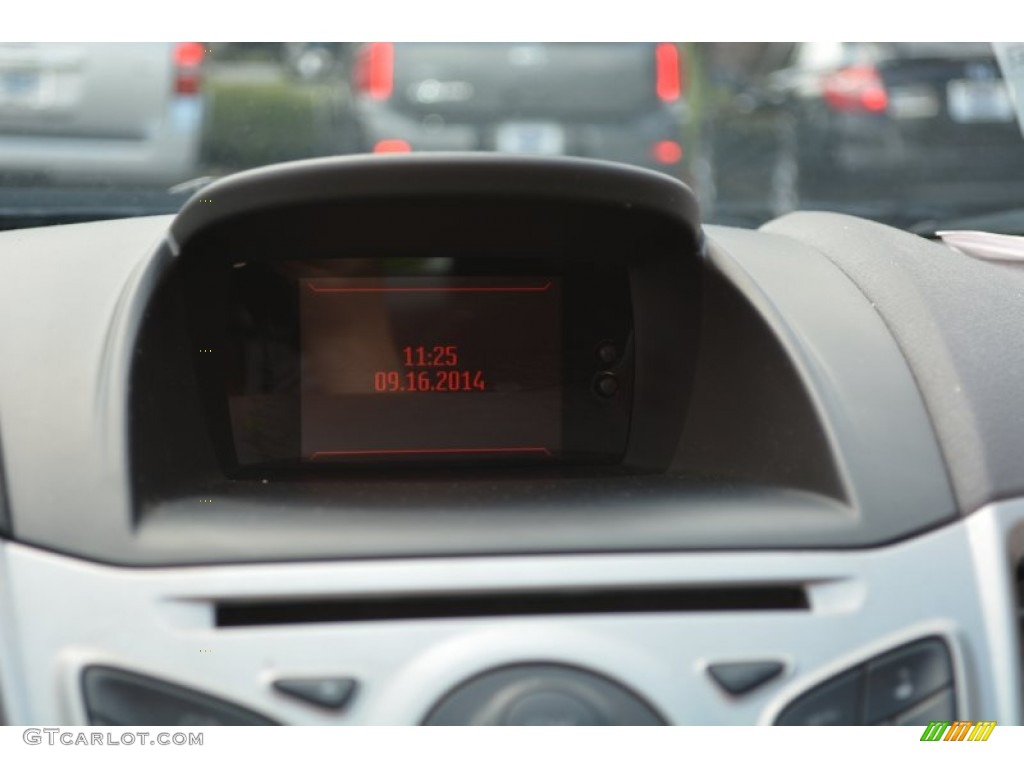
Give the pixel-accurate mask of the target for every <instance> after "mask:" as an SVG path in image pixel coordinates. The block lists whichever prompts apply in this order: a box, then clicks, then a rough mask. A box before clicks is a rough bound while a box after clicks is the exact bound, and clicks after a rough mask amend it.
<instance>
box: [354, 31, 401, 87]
mask: <svg viewBox="0 0 1024 768" xmlns="http://www.w3.org/2000/svg"><path fill="white" fill-rule="evenodd" d="M355 84H356V88H357V89H359V90H360V91H362V92H363V93H365V94H367V95H369V96H370V98H372V99H377V100H378V101H384V100H385V99H388V98H390V97H391V91H392V90H393V89H394V87H395V46H394V43H367V44H366V45H365V46H364V47H363V49H362V50H361V51H360V52H359V58H358V59H357V60H356V65H355Z"/></svg>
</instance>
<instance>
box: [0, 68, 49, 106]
mask: <svg viewBox="0 0 1024 768" xmlns="http://www.w3.org/2000/svg"><path fill="white" fill-rule="evenodd" d="M42 92H43V79H42V77H41V76H40V74H39V72H38V71H35V70H27V69H14V70H9V71H7V72H0V107H10V106H14V107H22V106H23V107H34V106H37V105H38V104H39V103H40V100H41V96H42Z"/></svg>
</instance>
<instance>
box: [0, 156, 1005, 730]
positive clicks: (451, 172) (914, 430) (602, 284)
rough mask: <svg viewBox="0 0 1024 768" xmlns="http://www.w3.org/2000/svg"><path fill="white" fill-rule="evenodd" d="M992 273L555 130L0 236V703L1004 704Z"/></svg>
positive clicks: (111, 710) (801, 718)
mask: <svg viewBox="0 0 1024 768" xmlns="http://www.w3.org/2000/svg"><path fill="white" fill-rule="evenodd" d="M1022 296H1024V273H1022V272H1021V271H1020V269H1019V268H1018V267H1015V266H1011V265H1006V264H998V263H991V262H984V261H980V260H976V259H972V258H971V257H969V256H965V255H963V254H961V253H959V252H956V251H954V250H952V249H949V248H947V247H945V246H942V245H940V244H937V243H934V242H930V241H928V240H925V239H922V238H919V237H916V236H914V235H911V234H907V233H904V232H900V231H897V230H894V229H891V228H888V227H886V226H883V225H881V224H877V223H874V222H870V221H867V220H863V219H858V218H854V217H850V216H844V215H839V214H830V213H795V214H790V215H787V216H785V217H783V218H780V219H777V220H774V221H772V222H769V223H768V224H766V225H764V226H763V227H761V228H760V229H757V230H746V229H739V228H731V227H723V226H710V225H708V226H702V225H701V222H700V220H699V211H698V208H697V205H696V202H695V201H694V198H693V195H692V193H691V192H690V190H689V189H688V188H687V187H686V186H684V185H683V184H681V183H679V182H677V181H674V180H672V179H670V178H669V177H667V176H662V175H659V174H656V173H653V172H649V171H643V170H639V169H635V168H630V167H627V166H622V165H616V164H612V163H602V162H593V161H584V160H570V159H549V158H509V157H502V156H487V155H479V154H452V155H448V154H436V155H435V154H424V155H415V156H394V157H374V158H366V157H352V158H333V159H323V160H313V161H302V162H297V163H289V164H285V165H281V166H272V167H268V168H264V169H257V170H254V171H248V172H245V173H242V174H238V175H236V176H233V177H228V178H226V179H223V180H220V181H217V182H215V183H213V184H212V185H210V186H208V187H206V188H205V189H203V190H202V191H200V192H199V193H197V194H196V195H195V196H194V197H193V198H192V200H190V201H189V203H188V204H187V205H186V206H185V207H184V208H183V209H182V211H181V212H179V213H178V214H177V215H175V216H156V217H147V218H136V219H125V220H116V221H105V222H96V223H88V224H74V225H67V226H55V227H43V228H38V229H32V230H20V231H13V232H7V233H3V234H0V308H2V309H0V313H2V314H0V317H2V319H3V321H2V322H0V354H2V359H3V361H4V364H3V366H2V367H0V451H2V460H0V468H2V472H0V491H2V493H0V534H2V535H3V539H2V540H0V692H2V695H0V702H2V713H3V718H6V722H8V723H11V724H41V723H46V724H58V723H59V724H68V725H123V726H130V725H179V726H188V725H267V724H282V725H284V724H293V725H373V724H386V725H416V724H438V725H655V724H663V725H714V724H728V725H749V724H765V725H768V724H780V725H875V724H891V725H916V724H922V723H923V724H925V725H927V724H928V723H929V722H931V721H937V720H938V721H944V720H949V721H952V720H957V719H974V720H997V721H999V722H1000V723H1019V722H1021V721H1022V712H1021V685H1020V650H1019V631H1018V606H1019V599H1018V593H1017V566H1018V562H1019V561H1020V559H1021V557H1022V555H1024V501H1022V500H1021V499H1022V498H1024V471H1022V469H1021V463H1020V456H1021V455H1022V449H1024V437H1022V435H1024V409H1021V408H1020V406H1019V403H1018V394H1019V387H1018V386H1017V382H1019V381H1021V380H1022V377H1024V347H1022V345H1021V343H1020V335H1019V332H1018V329H1017V328H1016V323H1015V322H1014V319H1015V318H1016V317H1017V315H1018V313H1019V306H1020V301H1021V297H1022Z"/></svg>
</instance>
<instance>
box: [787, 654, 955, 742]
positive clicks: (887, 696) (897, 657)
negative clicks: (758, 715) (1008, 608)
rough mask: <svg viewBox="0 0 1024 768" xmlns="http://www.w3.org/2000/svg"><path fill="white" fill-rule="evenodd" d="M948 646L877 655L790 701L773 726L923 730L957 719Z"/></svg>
mask: <svg viewBox="0 0 1024 768" xmlns="http://www.w3.org/2000/svg"><path fill="white" fill-rule="evenodd" d="M955 694H956V691H955V688H954V686H953V665H952V662H951V660H950V655H949V649H948V648H947V646H946V643H945V642H943V641H942V640H940V639H939V638H937V637H930V638H927V639H925V640H919V641H917V642H914V643H910V644H908V645H905V646H903V647H901V648H897V649H896V650H893V651H890V652H888V653H885V654H883V655H881V656H877V657H875V658H873V659H871V660H869V661H867V662H866V663H864V664H861V665H859V666H857V667H854V668H853V669H850V670H848V671H846V672H843V673H842V674H841V675H838V676H837V677H834V678H832V679H831V680H827V681H826V682H824V683H822V684H820V685H818V686H815V687H814V688H812V689H811V690H809V691H807V692H806V693H804V694H803V695H801V696H799V697H798V698H797V699H795V700H794V701H792V702H791V703H790V704H789V705H788V706H787V707H786V708H785V709H784V710H783V711H782V712H781V713H780V714H779V716H778V718H776V720H775V724H776V725H876V724H877V725H883V724H889V725H917V724H918V723H920V722H921V721H923V722H924V724H926V725H927V723H928V722H929V721H930V720H953V719H955V718H956V695H955Z"/></svg>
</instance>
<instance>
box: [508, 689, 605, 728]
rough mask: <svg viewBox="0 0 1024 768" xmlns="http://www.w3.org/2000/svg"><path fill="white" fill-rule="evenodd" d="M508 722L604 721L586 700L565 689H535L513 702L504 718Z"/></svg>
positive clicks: (585, 723)
mask: <svg viewBox="0 0 1024 768" xmlns="http://www.w3.org/2000/svg"><path fill="white" fill-rule="evenodd" d="M502 720H503V721H504V724H505V725H555V726H559V725H561V726H565V725H601V724H602V723H601V717H600V716H599V715H598V714H597V712H595V711H594V710H593V709H592V708H591V707H590V706H588V705H587V703H586V702H585V701H582V700H581V699H578V698H577V697H575V696H573V695H571V694H569V693H564V692H562V691H536V692H534V693H528V694H526V695H525V696H523V697H521V698H520V699H518V700H517V701H515V702H513V703H512V705H511V706H510V707H509V708H508V710H507V711H506V713H505V717H504V718H502Z"/></svg>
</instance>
